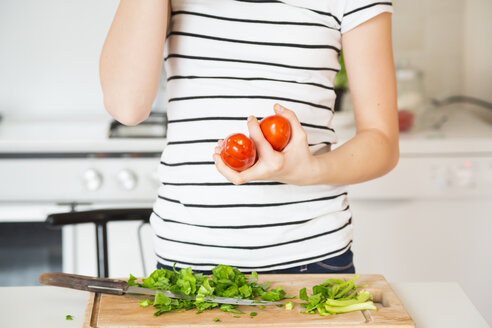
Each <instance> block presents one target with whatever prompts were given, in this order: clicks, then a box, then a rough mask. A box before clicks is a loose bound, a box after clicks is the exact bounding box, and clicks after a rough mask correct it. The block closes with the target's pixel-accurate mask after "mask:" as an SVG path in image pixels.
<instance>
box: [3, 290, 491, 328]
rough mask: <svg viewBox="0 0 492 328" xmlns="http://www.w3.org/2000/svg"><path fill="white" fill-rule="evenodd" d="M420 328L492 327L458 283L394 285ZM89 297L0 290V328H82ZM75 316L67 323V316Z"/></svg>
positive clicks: (68, 292) (67, 292) (63, 292)
mask: <svg viewBox="0 0 492 328" xmlns="http://www.w3.org/2000/svg"><path fill="white" fill-rule="evenodd" d="M391 287H392V288H393V289H394V291H395V292H396V294H397V295H398V296H399V297H400V300H401V301H402V303H403V305H404V306H405V308H406V309H407V311H408V312H409V313H410V315H411V316H412V318H413V320H414V321H415V323H416V326H417V327H418V328H441V327H442V328H465V327H466V328H486V327H489V325H488V324H487V323H486V322H485V319H484V318H483V317H482V316H481V315H480V313H479V312H478V311H477V309H476V308H475V306H474V305H473V304H472V303H471V302H470V300H469V299H468V297H467V296H466V295H465V293H464V292H463V290H462V289H461V287H460V286H459V285H458V284H457V283H455V282H402V283H391ZM87 299H88V293H87V292H83V291H78V290H72V289H65V288H58V287H47V286H42V287H39V286H37V287H0V309H1V313H0V327H37V328H44V327H46V328H56V327H81V326H82V323H83V321H84V313H85V307H86V304H87ZM67 314H70V315H72V316H73V320H72V321H67V320H66V319H65V316H66V315H67Z"/></svg>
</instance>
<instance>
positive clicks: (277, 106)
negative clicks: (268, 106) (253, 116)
mask: <svg viewBox="0 0 492 328" xmlns="http://www.w3.org/2000/svg"><path fill="white" fill-rule="evenodd" d="M275 109H276V110H277V111H278V112H282V111H283V110H284V108H283V107H282V106H280V105H279V104H275Z"/></svg>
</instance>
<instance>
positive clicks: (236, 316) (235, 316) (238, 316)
mask: <svg viewBox="0 0 492 328" xmlns="http://www.w3.org/2000/svg"><path fill="white" fill-rule="evenodd" d="M233 317H234V318H241V316H240V315H233Z"/></svg>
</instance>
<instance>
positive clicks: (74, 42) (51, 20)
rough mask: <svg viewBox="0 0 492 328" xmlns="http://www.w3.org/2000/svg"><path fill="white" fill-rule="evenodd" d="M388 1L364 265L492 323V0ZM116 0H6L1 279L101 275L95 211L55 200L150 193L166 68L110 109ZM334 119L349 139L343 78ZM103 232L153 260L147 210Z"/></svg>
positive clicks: (148, 263)
mask: <svg viewBox="0 0 492 328" xmlns="http://www.w3.org/2000/svg"><path fill="white" fill-rule="evenodd" d="M393 3H394V11H395V12H394V15H393V41H394V53H395V63H396V67H397V78H398V93H399V103H398V105H399V110H400V117H399V118H400V129H401V142H400V147H401V160H400V163H399V165H398V167H397V168H396V169H395V170H394V171H393V172H391V173H390V174H389V175H387V176H385V177H383V178H381V179H379V180H376V181H373V182H369V183H365V184H363V185H356V186H352V187H351V190H350V193H349V197H350V200H351V204H352V205H351V207H352V209H353V212H354V222H355V234H356V235H355V242H354V246H353V249H354V251H355V254H356V259H355V261H356V268H357V271H358V272H360V273H382V274H384V275H385V276H386V278H387V279H388V280H389V281H390V282H391V281H458V282H459V284H460V285H461V287H462V288H463V289H464V291H465V293H466V294H467V295H468V297H469V298H470V299H471V300H472V302H473V303H474V304H475V306H476V307H477V308H478V310H479V311H480V312H481V313H482V314H483V315H484V317H485V318H486V320H488V322H489V324H492V303H491V301H490V297H489V296H488V295H490V294H491V293H492V281H491V278H490V277H491V276H492V261H491V259H492V238H490V232H491V231H492V215H491V213H492V108H491V103H492V60H491V58H492V42H491V37H490V36H491V35H492V17H491V15H492V1H490V0H448V1H445V2H443V1H438V0H412V1H404V0H394V2H393ZM117 4H118V1H116V0H106V1H96V0H86V1H73V0H63V1H62V0H44V1H34V0H15V1H14V0H3V1H1V2H0V286H9V285H33V284H36V283H37V277H38V275H39V273H41V272H45V271H62V270H63V271H65V272H74V273H79V274H88V275H96V274H97V266H96V246H95V238H96V232H95V228H94V225H93V224H78V225H66V226H64V227H63V228H62V229H54V228H47V227H46V224H45V223H44V221H45V219H46V217H47V215H48V214H50V213H55V212H69V211H83V210H95V209H103V208H130V207H143V208H149V207H150V206H151V205H152V202H153V200H154V197H155V194H156V189H157V187H158V185H159V182H158V179H157V176H156V168H157V165H158V162H159V157H160V153H161V152H162V149H163V148H164V146H165V138H164V137H165V130H166V125H165V122H166V117H165V103H166V101H165V99H166V96H165V83H161V88H160V90H159V94H158V95H157V98H156V101H155V103H154V113H155V114H154V115H153V116H152V117H151V118H150V119H149V120H148V121H147V122H145V124H143V125H141V126H139V127H135V128H125V127H123V126H121V125H119V124H117V123H115V122H112V120H111V117H110V116H109V115H108V114H107V113H106V111H105V110H104V107H103V101H102V94H101V89H100V85H99V78H98V59H99V54H100V50H101V47H102V44H103V41H104V38H105V35H106V32H107V30H108V28H109V25H110V23H111V20H112V17H113V14H114V11H115V9H116V6H117ZM164 75H165V72H163V77H164ZM164 80H165V79H164V78H163V81H164ZM341 88H342V89H343V84H342V85H341ZM341 93H343V90H342V92H341ZM334 126H335V129H336V131H337V133H338V135H339V138H340V142H341V143H343V142H344V141H346V140H348V139H349V138H350V137H351V136H353V134H354V124H353V118H352V113H351V103H350V94H349V92H348V91H345V93H344V96H343V98H342V101H341V104H340V112H338V113H337V114H336V115H335V119H334ZM108 235H109V237H108V247H109V273H110V275H111V276H115V277H126V276H128V274H129V273H130V272H131V273H133V274H135V275H143V274H148V273H149V271H151V270H152V268H153V267H154V264H155V262H154V258H153V252H152V245H151V243H150V236H151V234H150V229H149V227H148V225H146V224H143V223H142V222H140V221H128V222H113V223H109V225H108ZM142 254H143V255H142Z"/></svg>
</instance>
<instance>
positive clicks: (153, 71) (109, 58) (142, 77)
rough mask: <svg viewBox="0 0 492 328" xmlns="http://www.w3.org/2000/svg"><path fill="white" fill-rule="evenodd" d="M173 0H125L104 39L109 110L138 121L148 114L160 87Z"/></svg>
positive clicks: (103, 65)
mask: <svg viewBox="0 0 492 328" xmlns="http://www.w3.org/2000/svg"><path fill="white" fill-rule="evenodd" d="M168 21H169V0H145V1H141V0H121V1H120V4H119V6H118V10H117V12H116V14H115V17H114V19H113V23H112V24H111V28H110V30H109V32H108V35H107V37H106V41H105V42H104V46H103V49H102V52H101V58H100V79H101V86H102V90H103V94H104V105H105V107H106V110H107V111H108V112H109V113H110V114H111V115H112V116H113V117H114V118H115V119H116V120H118V121H119V122H121V123H123V124H127V125H135V124H138V123H140V122H141V121H143V120H144V119H145V118H146V117H147V116H148V114H149V113H150V109H151V106H152V103H153V101H154V98H155V95H156V93H157V90H158V87H159V78H160V73H161V66H162V53H163V48H164V42H165V39H166V32H167V31H166V29H167V25H168Z"/></svg>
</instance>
